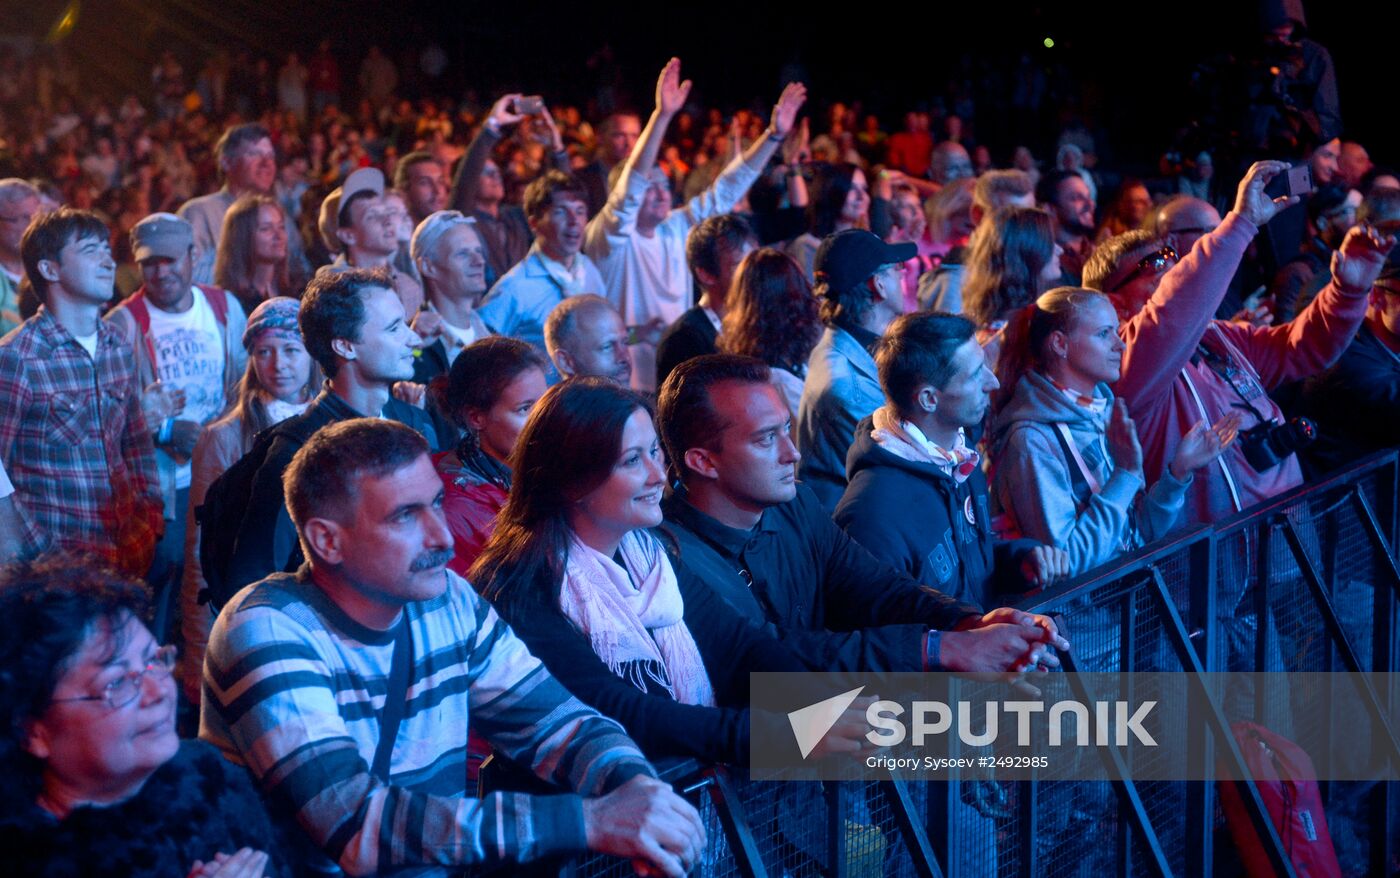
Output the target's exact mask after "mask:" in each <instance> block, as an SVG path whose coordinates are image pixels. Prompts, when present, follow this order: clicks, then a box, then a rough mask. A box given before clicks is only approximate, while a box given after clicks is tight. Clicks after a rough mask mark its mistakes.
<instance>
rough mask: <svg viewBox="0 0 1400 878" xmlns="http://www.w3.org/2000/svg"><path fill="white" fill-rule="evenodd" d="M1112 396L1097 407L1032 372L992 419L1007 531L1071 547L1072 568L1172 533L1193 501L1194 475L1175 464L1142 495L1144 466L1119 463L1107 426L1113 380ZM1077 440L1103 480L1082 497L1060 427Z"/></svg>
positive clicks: (1098, 391) (998, 495) (999, 508)
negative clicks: (1189, 493) (1132, 469)
mask: <svg viewBox="0 0 1400 878" xmlns="http://www.w3.org/2000/svg"><path fill="white" fill-rule="evenodd" d="M1094 394H1095V396H1096V397H1103V398H1105V399H1107V401H1108V406H1107V407H1106V408H1105V409H1104V411H1103V412H1095V411H1093V410H1091V409H1089V408H1086V407H1085V406H1081V405H1079V404H1077V403H1075V402H1074V401H1073V400H1071V399H1070V398H1069V397H1067V396H1066V395H1065V394H1064V392H1063V391H1061V390H1060V389H1059V388H1057V387H1056V386H1055V385H1054V384H1052V383H1051V382H1050V380H1049V379H1048V378H1046V377H1045V376H1043V375H1041V374H1039V373H1037V372H1027V373H1026V375H1025V377H1023V378H1022V379H1021V380H1020V382H1019V383H1018V384H1017V385H1016V391H1015V393H1014V394H1012V397H1011V401H1010V402H1009V403H1007V405H1006V407H1005V408H1004V409H1002V411H1001V412H1000V414H998V415H997V417H996V419H995V420H994V421H993V423H992V429H991V441H990V443H989V447H990V448H991V456H992V505H993V509H994V510H995V511H996V512H997V513H998V514H1000V515H1002V516H1004V518H1003V521H1004V524H1003V526H1002V527H1001V528H1000V529H1001V531H1002V533H1001V535H1002V536H1003V537H1004V538H1005V537H1013V536H1023V537H1028V538H1030V539H1034V540H1039V541H1040V542H1043V543H1048V544H1050V545H1052V546H1057V547H1059V548H1061V549H1064V550H1065V551H1067V552H1068V553H1069V558H1070V568H1071V574H1072V575H1076V576H1077V575H1078V574H1080V573H1083V572H1084V571H1086V570H1089V569H1091V568H1094V567H1097V566H1098V565H1100V564H1103V563H1105V562H1106V561H1109V560H1111V559H1112V558H1114V557H1115V556H1117V555H1120V554H1122V553H1123V552H1126V551H1131V550H1133V549H1135V548H1138V547H1139V546H1141V545H1143V544H1144V543H1146V542H1150V541H1152V540H1155V539H1157V538H1159V537H1162V536H1164V535H1166V534H1167V532H1168V531H1170V530H1171V529H1172V527H1173V526H1175V524H1176V522H1177V519H1178V517H1179V514H1180V512H1181V509H1182V506H1183V504H1184V503H1185V497H1186V488H1187V487H1188V486H1189V485H1190V484H1191V477H1190V476H1187V479H1186V481H1184V482H1183V481H1178V480H1177V479H1176V478H1174V477H1173V476H1172V475H1171V471H1170V470H1169V469H1168V470H1166V471H1164V472H1163V474H1162V478H1161V479H1160V480H1159V481H1158V482H1157V483H1156V484H1154V485H1153V486H1152V488H1151V490H1149V491H1147V493H1146V494H1145V495H1142V496H1141V499H1139V495H1140V494H1142V489H1143V481H1142V478H1141V476H1139V475H1138V474H1136V473H1129V472H1126V471H1123V470H1115V469H1114V466H1113V459H1112V457H1111V456H1110V455H1109V452H1108V443H1107V441H1106V439H1105V433H1106V431H1107V428H1108V419H1109V415H1110V413H1111V412H1112V410H1113V393H1112V392H1111V391H1110V390H1109V389H1108V385H1107V384H1099V385H1098V386H1097V387H1096V388H1095V389H1094ZM1058 423H1063V424H1066V425H1067V426H1068V427H1069V432H1070V439H1071V440H1073V442H1074V446H1075V447H1076V448H1078V449H1079V454H1080V456H1081V457H1082V458H1083V459H1084V463H1085V465H1086V466H1087V467H1088V468H1089V471H1090V472H1091V473H1093V475H1094V478H1096V479H1097V480H1098V482H1099V485H1100V486H1101V490H1100V491H1099V492H1098V493H1097V494H1086V496H1084V497H1082V498H1079V499H1078V500H1076V498H1075V496H1074V489H1073V484H1074V479H1073V474H1074V470H1072V469H1071V468H1072V467H1073V468H1074V469H1077V468H1078V464H1076V463H1075V462H1074V461H1073V460H1072V459H1070V458H1068V456H1067V455H1066V454H1065V451H1064V448H1063V446H1062V445H1061V443H1060V439H1059V438H1058V437H1057V436H1056V435H1055V434H1056V430H1057V428H1056V426H1055V425H1056V424H1058Z"/></svg>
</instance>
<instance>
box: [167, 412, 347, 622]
mask: <svg viewBox="0 0 1400 878" xmlns="http://www.w3.org/2000/svg"><path fill="white" fill-rule="evenodd" d="M318 426H320V425H319V424H316V425H309V424H306V423H305V419H304V418H302V417H300V416H298V417H294V418H288V419H287V420H285V421H283V422H282V423H280V424H273V425H272V426H271V427H268V428H267V429H266V430H263V431H262V432H261V433H259V434H258V435H257V436H255V437H253V448H252V450H250V451H249V452H248V453H247V454H245V455H243V456H242V457H240V458H239V459H238V460H237V461H235V462H234V464H233V466H230V467H229V468H228V469H226V470H224V471H223V473H222V474H221V475H220V476H219V477H218V478H217V479H215V480H214V481H213V483H212V484H210V485H209V490H208V491H207V492H206V493H205V495H204V502H203V503H202V504H200V505H199V506H198V507H197V508H196V509H195V511H194V518H195V521H197V522H199V527H200V537H199V568H200V571H201V572H203V574H204V588H203V589H202V590H201V591H200V593H199V602H200V603H207V604H209V606H210V607H211V608H212V609H213V611H214V612H215V613H217V612H218V611H219V610H220V609H221V608H222V607H223V605H224V604H226V603H228V601H229V599H230V598H232V597H233V596H234V595H235V594H237V593H238V590H239V589H240V588H242V587H243V586H244V585H246V584H247V583H238V582H233V581H232V580H231V578H230V576H229V568H230V567H231V566H232V564H233V550H234V548H235V546H236V544H237V541H238V532H239V531H240V530H241V529H242V527H243V517H244V515H245V514H246V513H247V511H248V501H249V499H250V498H251V497H252V496H253V480H254V479H255V478H256V477H257V474H258V470H260V469H262V465H263V462H264V461H266V460H267V452H268V449H270V448H271V447H272V443H273V441H274V440H275V439H277V437H279V436H286V437H287V438H289V439H292V440H294V441H296V442H297V443H298V444H305V443H306V440H308V439H310V438H311V434H312V433H314V432H316V428H317V427H318Z"/></svg>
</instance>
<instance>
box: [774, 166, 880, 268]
mask: <svg viewBox="0 0 1400 878" xmlns="http://www.w3.org/2000/svg"><path fill="white" fill-rule="evenodd" d="M808 192H809V200H808V201H807V231H806V232H803V233H802V234H801V235H798V236H797V237H796V238H793V239H792V240H791V241H789V242H788V243H787V245H786V246H785V247H784V248H783V249H784V250H785V251H786V252H787V254H788V255H789V256H791V257H792V258H793V260H794V261H795V262H796V263H797V264H798V265H799V266H801V268H802V270H803V271H804V272H805V273H806V275H807V279H808V280H811V279H812V265H813V263H814V262H815V261H816V258H817V248H818V247H820V246H821V243H822V239H823V238H825V237H826V236H827V235H830V234H831V233H833V232H839V231H842V230H844V229H867V228H870V190H869V187H868V185H867V183H866V179H865V172H864V171H862V170H861V169H860V168H858V167H856V166H855V165H853V164H849V163H847V162H840V163H837V164H817V165H813V166H812V182H811V183H810V184H809V185H808Z"/></svg>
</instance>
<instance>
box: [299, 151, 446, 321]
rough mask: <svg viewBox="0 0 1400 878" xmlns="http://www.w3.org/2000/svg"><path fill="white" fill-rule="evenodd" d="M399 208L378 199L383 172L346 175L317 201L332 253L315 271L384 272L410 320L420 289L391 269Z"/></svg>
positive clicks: (381, 193) (361, 171) (396, 246)
mask: <svg viewBox="0 0 1400 878" xmlns="http://www.w3.org/2000/svg"><path fill="white" fill-rule="evenodd" d="M402 216H403V208H401V207H398V206H397V205H394V204H390V203H389V200H388V199H386V198H385V197H384V172H383V171H380V170H379V169H378V168H360V169H358V170H355V171H351V172H350V176H348V177H346V178H345V183H344V184H343V185H341V186H339V187H337V188H336V189H333V190H331V193H330V194H329V195H327V196H326V200H325V201H323V202H321V216H320V222H319V228H320V232H321V240H322V241H324V242H325V245H326V248H327V249H328V250H330V252H332V253H338V254H339V255H338V256H336V258H335V261H334V262H332V263H331V264H330V265H323V266H321V267H320V268H319V269H318V270H317V271H316V274H317V275H318V276H320V275H322V274H334V273H335V272H339V271H348V270H349V269H352V268H366V269H369V268H387V269H388V271H389V276H390V278H391V279H392V280H393V287H394V291H395V292H396V293H398V294H399V299H400V300H401V301H402V302H403V307H404V311H405V312H406V313H407V314H408V315H409V319H410V320H412V319H413V316H414V315H416V314H417V313H418V309H419V308H421V307H422V306H423V287H422V285H421V284H419V283H418V281H416V280H415V279H414V278H413V277H412V276H411V275H409V274H408V273H407V272H404V271H398V270H396V269H395V268H394V267H393V262H394V257H395V256H396V255H397V254H398V252H399V229H398V220H399V218H400V217H402Z"/></svg>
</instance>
